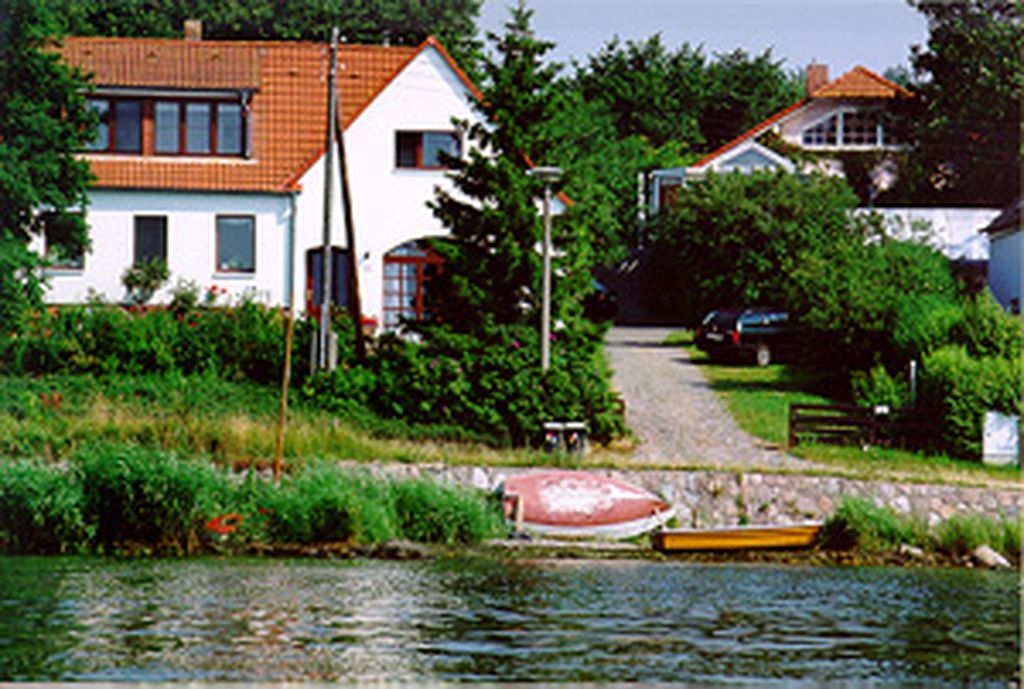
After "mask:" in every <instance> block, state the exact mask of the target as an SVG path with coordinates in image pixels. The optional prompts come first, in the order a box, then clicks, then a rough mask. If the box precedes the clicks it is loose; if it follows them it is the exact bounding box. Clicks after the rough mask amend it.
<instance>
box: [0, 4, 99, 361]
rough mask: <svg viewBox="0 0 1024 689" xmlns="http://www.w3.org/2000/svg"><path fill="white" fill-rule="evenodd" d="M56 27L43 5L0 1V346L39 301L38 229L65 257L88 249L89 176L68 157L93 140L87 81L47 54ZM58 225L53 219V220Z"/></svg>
mask: <svg viewBox="0 0 1024 689" xmlns="http://www.w3.org/2000/svg"><path fill="white" fill-rule="evenodd" d="M57 26H58V25H57V22H56V18H55V17H54V15H53V13H52V12H51V10H50V9H49V6H48V3H47V1H46V0H0V349H2V348H3V347H2V343H3V341H4V338H6V337H8V336H9V334H10V333H11V332H12V331H14V330H16V328H17V325H18V318H19V316H20V315H23V314H24V312H25V310H26V308H28V307H31V306H33V305H38V304H39V302H40V284H39V277H38V274H37V270H36V268H37V267H38V266H39V264H40V257H39V256H38V255H37V254H35V253H34V252H33V251H31V250H29V243H30V242H31V241H32V239H33V238H34V237H37V236H38V235H39V234H40V233H42V232H43V231H44V228H43V226H42V221H41V217H42V216H41V215H40V213H39V212H40V211H48V212H49V218H50V219H51V222H50V226H51V227H54V228H56V227H59V228H60V232H59V233H56V232H52V233H51V234H50V236H49V237H48V239H49V240H50V241H49V244H50V246H51V247H59V248H61V249H63V250H64V251H66V252H69V253H77V252H80V251H82V250H83V249H84V248H85V246H86V244H87V234H86V227H85V223H84V221H83V220H82V217H81V215H79V214H73V213H68V211H69V209H80V210H81V209H84V208H85V205H86V201H87V198H86V190H87V188H88V184H89V179H90V173H89V166H88V164H87V163H86V162H85V161H82V160H79V159H77V158H76V157H75V155H74V154H75V152H76V151H80V150H81V149H82V148H83V147H84V145H85V143H86V142H87V141H88V140H89V139H91V138H92V136H93V132H94V127H95V116H94V115H93V114H92V113H91V112H90V111H89V109H88V108H87V106H86V103H85V97H84V93H83V92H84V89H85V88H86V81H85V80H84V78H83V77H82V75H81V74H80V73H79V72H77V71H75V70H71V69H69V68H68V67H67V66H65V65H64V64H63V63H62V62H61V61H60V58H59V57H58V55H57V54H56V53H54V52H53V51H52V50H48V47H49V46H50V42H51V41H52V40H53V37H54V36H55V35H56V33H57ZM54 219H56V220H59V222H53V220H54Z"/></svg>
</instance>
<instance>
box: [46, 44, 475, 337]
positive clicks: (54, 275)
mask: <svg viewBox="0 0 1024 689" xmlns="http://www.w3.org/2000/svg"><path fill="white" fill-rule="evenodd" d="M473 100H474V97H473V96H472V94H471V93H469V91H468V89H467V87H466V85H465V84H464V83H463V82H462V80H461V79H459V78H458V76H457V75H456V74H455V72H454V71H453V70H452V69H451V68H450V67H449V65H448V63H447V62H446V61H445V60H444V58H443V57H442V56H441V54H440V53H439V52H438V51H437V50H435V49H434V48H432V47H428V48H426V49H425V50H423V51H422V52H421V53H420V54H419V55H417V56H416V58H415V59H414V60H413V61H412V62H411V63H410V64H409V65H408V66H406V68H405V69H404V70H403V71H402V72H401V73H400V74H399V75H398V76H397V77H396V78H395V79H394V80H393V81H392V82H391V83H390V84H389V85H388V86H387V88H386V89H385V90H384V91H383V92H382V93H381V94H379V95H378V96H377V98H376V99H375V100H374V101H373V102H372V103H370V105H369V106H368V107H367V108H366V110H364V111H363V112H362V113H361V114H360V116H359V117H358V118H357V120H356V121H355V122H354V123H352V124H351V125H350V126H349V128H348V130H347V131H346V135H345V143H346V147H347V158H348V170H349V178H350V186H351V193H352V199H353V203H352V206H353V217H354V224H355V229H356V234H357V239H356V253H357V260H358V265H359V281H360V292H361V295H362V307H363V313H364V315H367V316H372V317H375V318H377V319H378V321H380V320H382V319H381V315H382V313H381V312H382V308H381V307H382V302H383V279H382V277H383V257H384V254H385V253H387V252H388V251H390V250H391V249H393V248H394V247H397V246H399V245H401V244H404V243H406V242H408V241H411V240H414V239H419V238H422V237H430V236H438V235H443V234H445V229H444V228H443V227H442V226H441V224H440V223H439V222H438V221H437V220H436V219H435V218H434V216H433V214H432V212H431V211H430V209H429V208H427V205H426V204H427V202H428V201H429V200H431V199H432V198H434V189H435V187H437V186H439V185H441V186H445V185H450V182H449V181H448V180H447V179H446V173H445V172H444V171H439V170H413V169H396V167H395V132H396V131H402V130H404V131H431V130H453V129H454V126H453V124H452V120H453V118H455V119H466V120H470V121H474V120H477V119H478V117H479V116H478V115H477V114H476V112H475V111H474V110H473V108H472V103H473ZM465 145H466V142H464V148H465ZM323 170H324V165H323V159H322V158H321V159H320V160H319V161H318V162H316V163H315V164H314V165H313V166H312V167H311V168H310V169H309V170H308V171H306V173H305V174H304V175H303V177H302V179H301V180H300V185H301V189H302V190H301V192H300V193H299V194H298V195H297V197H296V219H295V221H296V222H295V228H296V237H295V255H294V267H293V269H292V270H291V271H289V270H288V266H287V255H288V240H289V212H290V211H289V197H288V195H287V194H230V193H210V192H161V191H111V190H95V189H94V190H92V191H91V192H90V194H89V197H90V207H89V211H88V216H87V219H88V223H89V225H90V237H91V240H92V249H91V251H90V252H89V253H88V254H87V255H86V259H85V267H84V269H82V270H73V271H72V270H52V271H49V286H48V289H47V292H46V300H47V301H48V302H50V303H71V302H81V301H84V300H85V299H86V298H87V296H88V293H89V290H90V289H92V290H94V291H96V292H99V293H100V294H102V295H103V296H104V297H105V298H106V299H108V300H111V301H120V300H122V299H123V298H124V296H125V290H124V287H123V286H122V284H121V275H122V274H123V272H124V270H125V269H126V268H127V267H128V266H130V265H131V263H132V259H133V247H134V240H133V237H134V234H133V228H134V216H136V215H164V216H166V217H167V244H168V247H167V251H168V267H169V269H170V271H171V278H170V280H169V282H168V288H165V289H163V290H161V291H160V292H159V293H158V294H157V296H156V297H155V299H154V301H156V302H161V301H166V300H167V299H168V297H169V287H171V286H173V285H174V284H176V283H177V281H178V280H179V279H186V280H194V281H195V282H197V283H198V284H199V285H200V286H201V287H202V288H204V289H205V288H208V287H210V286H212V285H217V286H219V287H223V288H226V289H227V290H228V291H229V293H230V294H231V295H232V296H235V295H238V294H240V293H242V292H243V291H245V290H247V289H254V290H256V293H257V296H258V298H259V299H260V300H262V301H264V302H266V303H270V304H275V305H283V304H286V303H287V298H288V294H287V280H288V277H289V273H290V275H291V278H292V280H293V283H292V284H293V287H294V290H295V292H294V294H295V300H296V306H297V307H298V308H299V310H302V309H303V308H304V306H305V290H306V252H307V250H309V249H312V248H317V247H319V246H321V245H322V242H323ZM334 183H335V187H334V188H335V192H334V204H333V205H334V213H333V220H334V222H333V230H332V232H333V242H334V244H335V245H336V246H341V247H344V246H345V245H346V242H345V227H344V216H343V215H342V212H341V187H340V176H339V174H338V173H337V170H336V172H335V175H334ZM218 214H242V215H253V216H255V217H256V270H255V272H253V273H251V274H222V273H218V272H217V271H216V270H215V265H214V263H215V255H216V230H215V228H216V216H217V215H218ZM35 248H36V250H38V251H40V252H42V250H43V246H42V241H41V240H40V241H38V242H37V243H36V245H35Z"/></svg>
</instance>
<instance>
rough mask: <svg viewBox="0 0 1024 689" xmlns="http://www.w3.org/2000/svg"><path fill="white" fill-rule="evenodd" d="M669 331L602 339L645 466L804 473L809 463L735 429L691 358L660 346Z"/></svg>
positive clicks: (622, 330)
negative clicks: (728, 468) (768, 469)
mask: <svg viewBox="0 0 1024 689" xmlns="http://www.w3.org/2000/svg"><path fill="white" fill-rule="evenodd" d="M670 332H672V329H670V328H652V327H615V328H612V329H611V330H610V331H608V334H607V336H606V338H605V355H606V356H607V358H608V362H609V364H611V366H612V368H613V369H614V371H615V373H614V377H613V384H614V385H615V387H616V388H617V389H618V390H619V391H621V392H622V396H623V398H624V399H625V400H626V423H627V424H628V425H629V427H630V428H631V429H632V430H633V433H634V434H635V435H636V438H637V440H638V441H639V445H638V447H637V448H636V450H635V451H634V453H633V460H634V461H636V462H638V463H643V464H687V465H702V466H716V467H749V468H755V467H757V468H775V469H778V468H790V469H797V470H800V469H809V468H812V467H814V466H815V465H814V463H812V462H807V461H804V460H801V459H798V458H796V457H793V456H790V455H788V454H786V453H785V452H783V451H781V450H778V449H772V448H771V447H770V446H768V444H767V443H764V442H763V441H761V440H758V439H757V438H754V437H753V436H752V435H750V434H748V433H746V432H745V431H742V430H740V428H739V427H738V426H737V425H736V422H735V421H733V418H732V416H731V415H730V414H729V412H727V411H726V409H725V407H724V406H723V405H722V403H721V402H719V401H718V398H717V397H716V396H715V393H714V392H713V391H712V390H711V387H710V385H709V384H708V382H707V381H706V380H705V379H704V376H703V374H702V373H701V372H700V369H699V367H697V366H696V365H695V364H694V363H693V362H692V361H690V358H689V355H688V354H687V353H686V352H685V351H683V350H682V349H680V348H679V347H665V346H663V345H662V344H661V343H662V342H663V341H664V340H665V337H666V336H667V335H668V334H669V333H670Z"/></svg>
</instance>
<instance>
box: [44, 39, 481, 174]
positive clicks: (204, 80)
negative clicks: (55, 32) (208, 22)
mask: <svg viewBox="0 0 1024 689" xmlns="http://www.w3.org/2000/svg"><path fill="white" fill-rule="evenodd" d="M428 45H436V42H435V43H431V42H430V41H427V42H424V44H423V45H421V46H419V47H418V48H410V47H385V46H361V45H343V46H341V47H340V49H339V54H338V67H339V69H338V74H339V84H338V93H339V100H340V111H339V113H340V117H341V120H342V122H343V124H344V126H346V127H347V126H349V125H350V124H351V123H352V122H353V121H354V120H355V119H356V118H357V117H358V116H359V114H360V113H361V112H362V111H363V110H364V109H365V108H366V106H367V105H368V104H369V103H370V102H371V101H372V100H373V99H374V98H376V96H377V95H378V94H379V93H380V92H381V91H382V90H383V89H384V88H385V87H386V86H387V85H388V84H389V83H390V82H391V81H392V80H393V79H394V78H395V77H396V76H397V75H398V73H399V72H401V70H402V69H403V68H404V67H405V66H406V65H407V64H408V63H409V62H410V61H411V60H412V59H413V58H414V57H415V56H416V55H417V54H418V53H419V52H420V51H422V50H423V49H424V48H425V47H426V46H428ZM437 47H439V46H437ZM61 53H62V54H63V55H64V57H65V59H66V60H67V62H68V63H69V64H72V65H75V66H78V67H81V68H82V69H84V70H86V71H89V72H92V73H93V74H94V75H95V82H96V84H97V85H98V86H99V87H108V88H110V87H134V88H140V87H149V88H154V89H196V90H203V89H218V90H243V89H254V94H253V97H252V112H251V116H250V119H249V122H251V126H252V127H253V130H252V133H251V139H252V156H251V158H249V159H240V158H225V157H210V158H189V157H184V156H183V157H155V156H139V155H109V154H85V157H86V158H87V159H88V160H89V162H90V164H91V166H92V170H93V173H94V174H95V175H96V181H95V182H94V186H96V187H106V188H130V189H175V190H196V191H264V192H266V191H270V192H283V191H287V190H289V189H291V188H294V184H295V182H296V181H297V179H298V177H299V176H301V174H299V173H301V172H303V171H304V170H305V169H308V167H309V165H311V164H312V162H315V160H316V159H317V158H319V156H320V155H321V154H322V151H323V146H324V139H325V120H326V116H327V98H326V80H327V71H328V70H327V60H328V47H327V46H326V45H322V44H314V43H292V42H279V41H251V42H250V41H244V42H227V41H220V42H215V41H203V42H187V41H184V40H168V39H123V38H68V39H66V40H65V43H64V46H63V47H62V48H61ZM442 54H444V53H443V52H442ZM447 59H449V60H450V58H447ZM460 76H462V77H463V78H464V75H460ZM466 81H467V83H468V80H466ZM471 90H475V89H471Z"/></svg>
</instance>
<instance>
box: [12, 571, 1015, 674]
mask: <svg viewBox="0 0 1024 689" xmlns="http://www.w3.org/2000/svg"><path fill="white" fill-rule="evenodd" d="M1019 639H1020V603H1019V594H1018V581H1017V577H1016V575H1015V574H1008V573H995V572H986V571H972V570H901V569H879V568H848V569H840V568H801V567H796V568H793V567H773V566H736V565H727V566H726V565H710V566H709V565H693V564H681V563H650V562H590V561H587V562H553V561H542V562H517V563H511V564H510V563H501V562H498V561H496V560H490V559H463V558H459V559H451V560H442V561H438V562H415V563H409V562H403V563H388V562H374V561H349V562H326V561H309V560H237V559H233V560H215V559H207V560H141V561H118V560H103V559H86V558H67V559H62V558H0V680H37V681H55V680H63V681H78V680H93V681H96V680H99V681H110V680H115V681H120V680H124V681H171V680H198V681H212V680H225V681H231V680H250V681H253V680H334V679H346V680H347V679H357V680H387V681H417V680H419V681H422V680H427V679H429V680H441V681H483V680H487V681H538V680H547V681H619V682H624V681H648V682H680V681H688V682H705V681H710V682H724V681H736V680H753V681H763V680H773V679H782V678H787V679H802V680H811V681H831V680H844V681H853V682H860V681H867V680H874V681H886V682H911V681H914V682H917V681H925V682H928V681H936V680H938V681H954V682H955V681H965V680H966V681H975V682H987V681H991V682H993V683H999V684H1000V685H1005V683H1006V682H1007V681H1012V680H1014V678H1016V677H1017V665H1018V657H1019V655H1020V650H1021V649H1020V641H1019Z"/></svg>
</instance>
